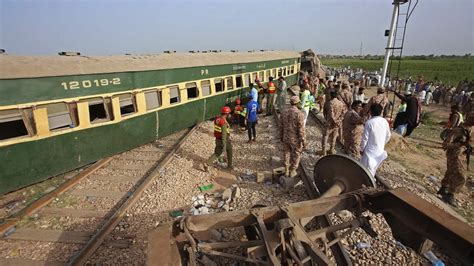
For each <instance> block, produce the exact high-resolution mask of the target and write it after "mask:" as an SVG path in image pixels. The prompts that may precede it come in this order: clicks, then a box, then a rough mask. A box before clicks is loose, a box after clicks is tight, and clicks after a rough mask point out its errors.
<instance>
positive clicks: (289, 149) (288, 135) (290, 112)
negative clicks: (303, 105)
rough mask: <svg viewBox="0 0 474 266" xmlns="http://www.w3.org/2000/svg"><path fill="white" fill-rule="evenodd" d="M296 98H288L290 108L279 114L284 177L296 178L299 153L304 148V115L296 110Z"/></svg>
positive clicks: (297, 101) (297, 99) (298, 100)
mask: <svg viewBox="0 0 474 266" xmlns="http://www.w3.org/2000/svg"><path fill="white" fill-rule="evenodd" d="M299 102H300V99H299V98H298V96H292V97H291V98H290V104H291V106H290V107H289V108H287V109H285V110H284V112H283V113H282V114H281V125H280V136H281V141H282V142H283V145H284V149H285V175H286V176H289V177H295V176H297V175H298V174H297V172H296V169H298V165H299V163H300V158H301V153H302V152H303V149H305V148H306V133H305V126H304V114H303V112H301V111H300V110H299V109H298V104H299Z"/></svg>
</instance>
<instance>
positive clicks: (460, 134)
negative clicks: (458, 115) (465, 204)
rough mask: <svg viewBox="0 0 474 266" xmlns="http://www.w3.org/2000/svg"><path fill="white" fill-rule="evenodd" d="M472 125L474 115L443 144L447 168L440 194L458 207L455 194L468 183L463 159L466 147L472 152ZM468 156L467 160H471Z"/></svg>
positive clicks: (454, 129) (453, 131)
mask: <svg viewBox="0 0 474 266" xmlns="http://www.w3.org/2000/svg"><path fill="white" fill-rule="evenodd" d="M472 125H474V114H473V113H470V114H468V117H467V119H466V122H465V123H464V125H462V126H458V127H455V128H453V129H452V130H451V131H450V132H449V134H448V137H447V139H446V140H445V141H444V142H443V149H444V150H446V165H447V168H446V173H445V174H444V178H443V180H441V188H440V189H439V191H438V194H440V195H441V197H442V199H443V200H444V201H445V202H447V203H449V204H451V205H453V206H456V202H455V199H454V194H456V193H458V192H459V190H460V189H461V188H462V186H463V185H464V182H466V169H465V168H464V167H465V166H464V163H463V158H462V157H464V156H466V155H465V154H464V153H463V150H462V148H463V147H466V148H468V149H467V151H466V152H470V149H469V148H470V145H469V142H470V135H471V126H472ZM468 156H469V155H468ZM468 156H467V158H469V157H468ZM468 163H469V162H468Z"/></svg>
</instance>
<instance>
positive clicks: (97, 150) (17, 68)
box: [0, 51, 300, 194]
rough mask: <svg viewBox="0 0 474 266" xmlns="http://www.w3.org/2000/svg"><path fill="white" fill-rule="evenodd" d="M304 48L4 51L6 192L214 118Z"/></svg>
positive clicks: (1, 101)
mask: <svg viewBox="0 0 474 266" xmlns="http://www.w3.org/2000/svg"><path fill="white" fill-rule="evenodd" d="M299 69H300V54H299V53H297V52H291V51H265V52H249V53H238V52H237V53H230V52H229V53H224V52H222V53H196V54H193V53H174V54H160V55H146V56H145V55H144V56H135V55H133V56H132V55H125V56H103V57H88V56H48V57H31V56H13V55H0V194H4V193H7V192H9V191H13V190H16V189H19V188H21V187H24V186H27V185H30V184H33V183H36V182H39V181H42V180H45V179H47V178H49V177H51V176H54V175H57V174H61V173H64V172H67V171H70V170H72V169H75V168H78V167H81V166H83V165H86V164H89V163H92V162H94V161H97V160H99V159H101V158H104V157H108V156H111V155H114V154H117V153H120V152H124V151H127V150H130V149H132V148H135V147H137V146H140V145H143V144H145V143H148V142H151V141H154V140H155V139H158V138H161V137H163V136H166V135H169V134H171V133H173V132H176V131H178V130H181V129H184V128H186V127H190V126H192V125H194V124H196V123H197V122H200V121H203V120H207V119H210V118H212V117H215V116H216V115H217V114H218V113H219V111H220V108H221V107H222V106H223V105H225V104H231V103H232V102H233V101H234V100H235V99H236V98H237V97H241V96H242V95H244V94H246V93H247V92H248V86H249V84H250V82H251V81H253V80H255V78H256V77H258V78H259V79H260V80H263V81H268V78H269V77H270V76H272V77H277V76H279V75H282V76H284V77H286V78H287V82H288V83H289V84H293V83H295V82H296V77H297V73H298V71H299Z"/></svg>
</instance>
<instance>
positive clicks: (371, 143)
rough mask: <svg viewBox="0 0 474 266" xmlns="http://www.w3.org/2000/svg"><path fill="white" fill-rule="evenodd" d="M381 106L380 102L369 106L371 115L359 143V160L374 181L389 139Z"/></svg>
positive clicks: (385, 156) (384, 157)
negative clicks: (360, 155) (360, 154)
mask: <svg viewBox="0 0 474 266" xmlns="http://www.w3.org/2000/svg"><path fill="white" fill-rule="evenodd" d="M382 111H383V108H382V106H381V105H380V104H373V105H372V106H371V107H370V115H371V116H372V117H371V118H370V119H369V120H367V122H366V123H365V126H364V134H363V135H362V141H361V144H360V151H361V153H362V158H361V159H360V162H361V163H362V164H363V165H364V166H365V167H367V169H368V170H369V172H370V173H371V174H372V178H373V180H374V182H375V172H376V171H377V168H378V167H379V166H380V164H381V163H382V162H383V160H385V159H386V158H387V152H386V151H385V144H387V142H388V141H389V140H390V135H391V134H390V126H389V125H388V122H387V120H385V119H384V118H383V117H382V116H381V115H382Z"/></svg>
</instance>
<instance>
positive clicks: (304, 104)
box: [300, 86, 311, 126]
mask: <svg viewBox="0 0 474 266" xmlns="http://www.w3.org/2000/svg"><path fill="white" fill-rule="evenodd" d="M300 102H301V104H300V107H301V110H302V111H303V113H304V125H305V126H306V120H307V119H308V115H309V111H310V109H311V92H310V91H309V86H303V93H301V100H300Z"/></svg>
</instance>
